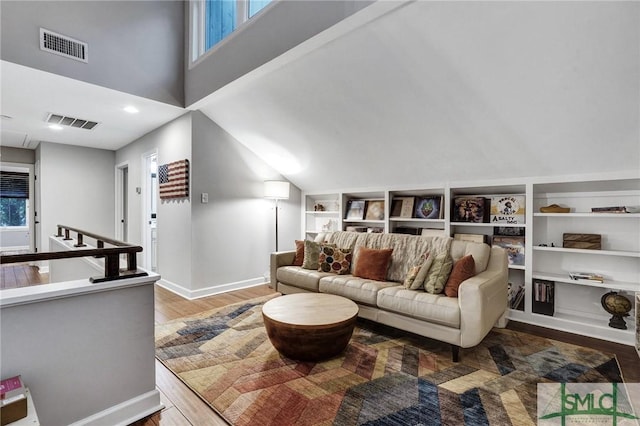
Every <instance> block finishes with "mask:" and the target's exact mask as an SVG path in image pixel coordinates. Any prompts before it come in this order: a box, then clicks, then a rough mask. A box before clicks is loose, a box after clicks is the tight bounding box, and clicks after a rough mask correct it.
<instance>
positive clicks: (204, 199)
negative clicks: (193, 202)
mask: <svg viewBox="0 0 640 426" xmlns="http://www.w3.org/2000/svg"><path fill="white" fill-rule="evenodd" d="M200 201H202V204H206V203H208V202H209V194H207V193H206V192H203V193H202V194H201V196H200Z"/></svg>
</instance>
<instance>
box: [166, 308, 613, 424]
mask: <svg viewBox="0 0 640 426" xmlns="http://www.w3.org/2000/svg"><path fill="white" fill-rule="evenodd" d="M269 298H270V297H267V298H261V299H254V300H251V301H247V302H245V303H239V304H235V305H230V306H227V307H225V308H222V309H216V310H212V311H207V312H204V313H202V314H199V315H195V316H191V317H188V318H182V319H179V320H175V321H172V322H169V323H166V324H162V325H158V326H157V327H156V356H157V358H158V359H159V360H160V361H161V362H162V363H163V364H164V365H166V366H167V368H169V369H170V370H171V371H172V372H174V373H175V374H176V375H177V376H178V377H179V378H180V379H181V380H182V381H183V382H184V383H186V384H187V385H188V386H189V387H190V388H191V389H193V390H194V391H195V392H196V393H197V394H198V395H199V396H200V397H201V398H202V399H203V400H204V401H206V402H207V403H209V405H210V406H211V407H213V409H214V410H216V412H218V413H219V414H220V415H221V416H223V417H224V418H225V419H226V420H227V421H228V422H229V423H231V424H233V425H274V426H275V425H278V426H280V425H294V424H296V425H331V424H335V425H340V426H345V425H364V424H366V425H421V424H422V425H487V424H491V425H501V426H502V425H510V424H514V425H528V424H530V425H535V424H536V423H537V422H536V418H537V414H536V387H537V384H538V383H545V382H548V383H553V382H574V383H577V382H599V383H604V382H606V383H610V382H622V378H621V374H620V369H619V367H618V363H617V361H616V359H615V357H614V356H612V355H607V354H603V353H601V352H598V351H595V350H592V349H588V348H583V347H579V346H574V345H570V344H565V343H561V342H557V341H552V340H548V339H544V338H540V337H536V336H533V335H529V334H524V333H520V332H515V331H511V330H506V329H496V330H494V331H492V332H491V333H490V334H489V335H488V336H487V337H486V338H485V339H484V341H483V342H482V343H481V344H480V345H478V346H477V347H475V348H472V349H463V350H462V351H461V361H460V362H459V363H453V362H452V361H451V350H450V346H449V345H448V344H444V343H441V342H436V341H433V340H430V339H425V338H421V337H418V336H415V335H411V334H408V333H404V332H401V331H398V330H394V329H391V328H389V327H384V326H380V325H378V324H374V323H371V322H368V321H362V322H360V321H359V322H358V326H357V327H356V330H355V331H354V335H353V338H352V339H351V343H350V344H349V346H348V347H347V349H346V351H345V352H344V353H343V354H342V355H341V356H339V357H336V358H333V359H330V360H328V361H324V362H320V363H303V362H297V361H293V360H290V359H288V358H284V357H282V356H281V355H279V354H278V352H277V351H276V350H275V349H274V348H273V346H272V345H271V343H270V342H269V339H268V337H267V335H266V332H265V329H264V325H263V322H262V314H261V305H262V303H264V302H265V301H266V300H268V299H269Z"/></svg>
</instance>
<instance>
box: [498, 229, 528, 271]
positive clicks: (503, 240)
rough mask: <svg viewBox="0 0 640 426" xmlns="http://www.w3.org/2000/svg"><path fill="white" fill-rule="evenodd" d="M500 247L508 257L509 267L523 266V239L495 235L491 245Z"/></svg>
mask: <svg viewBox="0 0 640 426" xmlns="http://www.w3.org/2000/svg"><path fill="white" fill-rule="evenodd" d="M491 244H492V245H494V246H498V247H502V248H503V249H505V250H506V251H507V255H508V256H509V265H520V266H524V237H505V236H500V235H496V236H494V237H493V241H492V243H491Z"/></svg>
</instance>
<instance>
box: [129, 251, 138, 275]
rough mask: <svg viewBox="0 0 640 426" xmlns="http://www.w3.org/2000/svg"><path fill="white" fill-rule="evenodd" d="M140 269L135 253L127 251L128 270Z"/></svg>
mask: <svg viewBox="0 0 640 426" xmlns="http://www.w3.org/2000/svg"><path fill="white" fill-rule="evenodd" d="M136 269H138V264H137V259H136V254H135V253H127V271H135V270H136Z"/></svg>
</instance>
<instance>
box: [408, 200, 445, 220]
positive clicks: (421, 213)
mask: <svg viewBox="0 0 640 426" xmlns="http://www.w3.org/2000/svg"><path fill="white" fill-rule="evenodd" d="M414 216H415V217H416V218H418V219H440V218H441V217H442V197H441V196H439V195H437V196H429V197H420V198H418V201H417V203H416V206H415V215H414Z"/></svg>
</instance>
